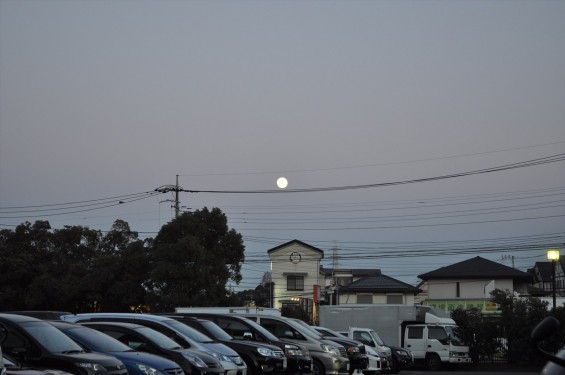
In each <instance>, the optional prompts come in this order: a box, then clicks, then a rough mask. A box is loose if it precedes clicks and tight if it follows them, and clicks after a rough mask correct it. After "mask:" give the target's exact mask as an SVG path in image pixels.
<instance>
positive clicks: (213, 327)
mask: <svg viewBox="0 0 565 375" xmlns="http://www.w3.org/2000/svg"><path fill="white" fill-rule="evenodd" d="M201 324H202V326H203V327H204V328H206V330H207V331H208V332H210V334H211V335H212V336H213V337H214V338H216V339H217V340H219V341H231V340H233V337H232V336H230V335H229V334H228V333H227V332H226V331H224V330H223V329H221V328H220V326H218V325H217V324H216V323H214V322H210V321H205V320H203V321H202V322H201Z"/></svg>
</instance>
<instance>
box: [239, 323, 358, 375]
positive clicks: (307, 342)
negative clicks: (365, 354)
mask: <svg viewBox="0 0 565 375" xmlns="http://www.w3.org/2000/svg"><path fill="white" fill-rule="evenodd" d="M238 315H239V316H243V317H245V318H248V319H251V320H253V321H255V322H257V323H259V324H260V325H261V326H263V327H264V328H266V329H267V330H268V331H269V332H271V333H272V334H273V335H275V336H276V337H278V338H280V339H284V340H287V341H291V342H295V343H297V344H300V345H304V346H305V347H306V348H308V351H309V352H310V355H311V356H312V374H313V375H337V374H348V373H349V366H350V362H349V359H348V358H347V353H346V352H345V348H344V347H343V346H342V345H339V344H338V343H335V342H333V341H329V340H324V339H322V340H320V338H319V335H317V336H316V335H313V334H312V333H311V332H310V330H306V329H304V327H303V326H302V325H301V324H297V323H296V322H294V321H292V320H289V319H287V318H283V317H280V316H274V315H262V314H251V313H249V314H238Z"/></svg>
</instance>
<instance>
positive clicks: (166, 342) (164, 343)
mask: <svg viewBox="0 0 565 375" xmlns="http://www.w3.org/2000/svg"><path fill="white" fill-rule="evenodd" d="M136 331H137V332H138V333H139V334H140V335H142V336H143V337H145V338H146V339H147V340H149V341H151V342H152V343H153V344H154V345H157V346H158V347H160V348H162V349H167V350H178V349H182V347H180V346H179V344H178V343H177V342H176V341H175V340H173V339H171V338H169V337H168V336H165V335H164V334H162V333H161V332H158V331H155V330H154V329H152V328H149V327H139V328H137V329H136Z"/></svg>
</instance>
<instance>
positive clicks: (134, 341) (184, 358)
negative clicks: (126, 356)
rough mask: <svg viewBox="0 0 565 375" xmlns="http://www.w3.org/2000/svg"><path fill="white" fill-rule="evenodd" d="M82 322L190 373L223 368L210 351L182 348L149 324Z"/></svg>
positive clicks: (216, 373)
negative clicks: (167, 360)
mask: <svg viewBox="0 0 565 375" xmlns="http://www.w3.org/2000/svg"><path fill="white" fill-rule="evenodd" d="M80 324H81V325H83V326H85V327H89V328H94V329H95V330H97V331H100V332H103V333H105V334H107V335H109V336H111V337H113V338H115V339H116V340H118V341H121V342H122V343H124V344H126V345H127V346H129V347H130V348H132V349H134V350H139V351H142V352H148V353H152V354H156V355H159V356H161V357H164V358H167V359H170V360H171V361H173V362H176V363H177V364H178V365H179V366H180V367H181V368H182V369H183V371H184V372H185V374H192V375H221V374H223V373H224V368H223V367H222V366H221V365H220V362H219V361H218V360H217V359H216V358H214V357H213V356H212V355H210V354H208V353H205V352H202V351H199V350H194V349H184V348H182V347H181V346H179V344H178V343H176V342H175V341H174V340H172V339H171V338H169V337H167V336H165V335H164V334H162V333H161V332H157V331H155V330H154V329H152V328H149V327H146V326H142V325H139V324H134V323H125V322H88V323H87V322H85V323H80Z"/></svg>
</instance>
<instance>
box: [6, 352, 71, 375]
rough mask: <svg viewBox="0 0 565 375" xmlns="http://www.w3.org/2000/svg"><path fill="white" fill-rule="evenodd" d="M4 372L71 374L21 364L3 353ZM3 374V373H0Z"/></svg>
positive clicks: (30, 374) (22, 374)
mask: <svg viewBox="0 0 565 375" xmlns="http://www.w3.org/2000/svg"><path fill="white" fill-rule="evenodd" d="M2 358H3V360H4V366H6V367H5V369H6V370H5V374H6V375H72V374H71V373H70V372H66V371H62V370H54V369H45V368H33V367H28V366H24V365H22V364H21V363H20V362H19V361H18V360H17V359H15V358H12V357H10V356H9V355H6V354H4V355H3V356H2ZM2 375H4V374H2Z"/></svg>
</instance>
